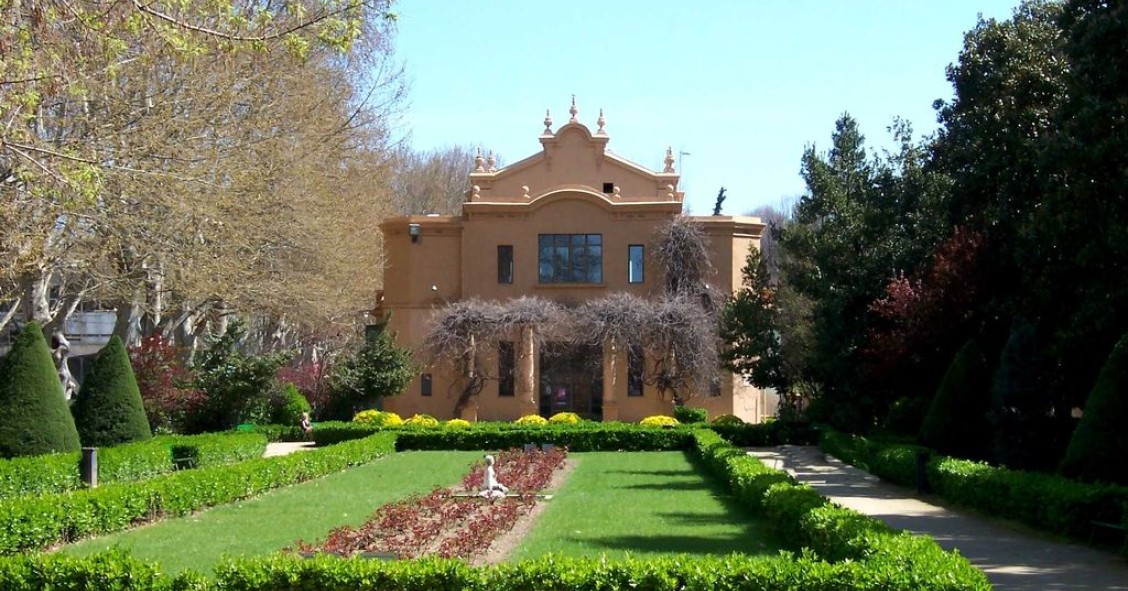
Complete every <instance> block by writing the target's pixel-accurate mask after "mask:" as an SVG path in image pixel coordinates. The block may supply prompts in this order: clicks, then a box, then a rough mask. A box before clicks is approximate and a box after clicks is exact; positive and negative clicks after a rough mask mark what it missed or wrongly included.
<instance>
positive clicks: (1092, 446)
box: [1061, 335, 1128, 484]
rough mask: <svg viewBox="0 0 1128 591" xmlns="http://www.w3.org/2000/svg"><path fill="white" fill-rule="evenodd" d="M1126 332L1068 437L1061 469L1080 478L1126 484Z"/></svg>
mask: <svg viewBox="0 0 1128 591" xmlns="http://www.w3.org/2000/svg"><path fill="white" fill-rule="evenodd" d="M1126 392H1128V335H1125V336H1123V337H1122V338H1121V339H1120V342H1118V343H1117V344H1116V347H1115V348H1114V349H1113V350H1112V353H1111V354H1110V355H1109V356H1108V359H1107V360H1106V361H1105V364H1104V367H1102V368H1101V373H1100V375H1099V376H1098V377H1097V384H1096V386H1094V387H1093V391H1092V392H1091V393H1090V394H1089V399H1088V400H1087V401H1086V402H1085V412H1084V414H1083V415H1082V417H1081V422H1080V423H1079V424H1078V425H1077V429H1076V430H1075V431H1074V432H1073V438H1072V439H1070V441H1069V449H1068V450H1067V451H1066V453H1065V460H1063V461H1062V464H1061V471H1062V473H1063V474H1066V475H1067V476H1072V477H1075V478H1080V479H1083V480H1102V481H1105V482H1109V483H1115V484H1128V470H1125V469H1124V458H1125V456H1126V454H1128V430H1126V429H1125V428H1124V425H1125V423H1126V421H1128V394H1126Z"/></svg>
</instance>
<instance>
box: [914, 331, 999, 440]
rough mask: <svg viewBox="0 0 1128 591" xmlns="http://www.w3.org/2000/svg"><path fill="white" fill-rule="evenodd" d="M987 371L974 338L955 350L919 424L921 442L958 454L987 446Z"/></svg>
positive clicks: (988, 396) (988, 388)
mask: <svg viewBox="0 0 1128 591" xmlns="http://www.w3.org/2000/svg"><path fill="white" fill-rule="evenodd" d="M990 403H991V373H990V370H989V369H988V367H987V360H986V357H985V356H984V355H983V350H982V349H981V348H980V346H979V343H977V342H976V341H975V339H972V340H969V341H968V342H967V343H966V344H964V346H963V348H961V349H960V350H959V352H958V353H956V356H955V357H954V358H953V359H952V364H951V365H949V366H948V371H947V372H946V373H945V374H944V379H943V380H942V381H941V382H940V387H939V388H937V389H936V396H934V397H933V399H932V403H931V404H930V405H929V407H928V413H927V414H926V415H925V417H924V423H923V424H921V427H920V435H919V439H920V442H921V444H923V445H926V446H928V447H931V448H933V449H935V450H937V451H939V452H941V453H944V454H948V455H953V456H957V457H961V458H982V457H984V456H986V455H987V452H988V448H989V447H990V425H989V424H988V423H987V411H988V409H989V408H990Z"/></svg>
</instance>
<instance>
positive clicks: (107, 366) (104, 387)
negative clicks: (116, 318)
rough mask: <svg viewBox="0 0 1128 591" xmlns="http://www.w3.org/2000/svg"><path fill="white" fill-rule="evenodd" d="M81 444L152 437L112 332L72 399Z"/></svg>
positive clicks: (129, 370)
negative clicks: (76, 394) (74, 397)
mask: <svg viewBox="0 0 1128 591" xmlns="http://www.w3.org/2000/svg"><path fill="white" fill-rule="evenodd" d="M74 419H75V424H76V426H77V427H78V433H79V436H80V437H81V439H82V444H83V445H86V446H90V447H105V446H111V445H118V444H121V443H128V442H131V441H143V440H145V439H149V438H150V437H152V431H151V430H150V429H149V419H148V418H146V416H145V406H144V404H142V402H141V391H140V390H139V389H138V388H137V380H136V379H135V378H134V376H133V367H132V366H131V365H130V364H129V354H127V353H126V351H125V346H124V345H123V344H122V342H121V339H120V338H119V337H118V336H117V335H115V336H113V337H111V338H110V342H109V343H107V344H106V346H105V347H104V348H103V349H102V351H101V352H100V353H99V354H98V358H97V359H95V360H94V366H93V367H92V368H91V370H90V375H88V376H87V377H86V379H85V380H84V381H83V383H82V388H81V389H79V391H78V396H77V398H76V399H75V402H74Z"/></svg>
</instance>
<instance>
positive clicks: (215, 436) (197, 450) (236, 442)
mask: <svg viewBox="0 0 1128 591" xmlns="http://www.w3.org/2000/svg"><path fill="white" fill-rule="evenodd" d="M156 441H160V442H162V443H164V444H165V445H166V446H168V447H169V448H170V449H171V450H172V458H173V459H174V460H175V461H176V462H177V464H178V465H179V467H181V468H185V467H190V468H204V467H208V466H222V465H224V464H234V463H236V462H243V461H246V460H251V459H254V458H261V457H262V454H263V452H265V451H266V435H263V434H262V433H230V432H228V433H204V434H201V435H167V436H164V437H158V438H156Z"/></svg>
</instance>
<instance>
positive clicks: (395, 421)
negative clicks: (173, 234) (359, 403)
mask: <svg viewBox="0 0 1128 591" xmlns="http://www.w3.org/2000/svg"><path fill="white" fill-rule="evenodd" d="M353 422H354V423H360V424H362V425H372V426H373V427H398V426H400V425H402V424H403V419H401V418H400V416H399V415H397V414H396V413H394V412H390V411H384V410H362V411H360V412H358V413H356V416H355V417H353Z"/></svg>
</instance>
